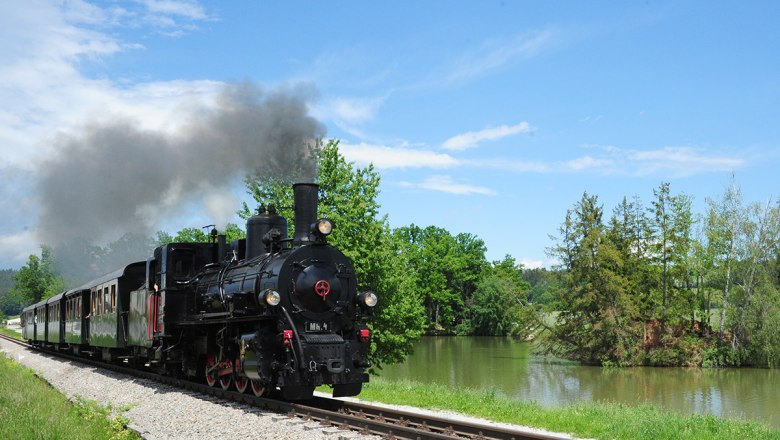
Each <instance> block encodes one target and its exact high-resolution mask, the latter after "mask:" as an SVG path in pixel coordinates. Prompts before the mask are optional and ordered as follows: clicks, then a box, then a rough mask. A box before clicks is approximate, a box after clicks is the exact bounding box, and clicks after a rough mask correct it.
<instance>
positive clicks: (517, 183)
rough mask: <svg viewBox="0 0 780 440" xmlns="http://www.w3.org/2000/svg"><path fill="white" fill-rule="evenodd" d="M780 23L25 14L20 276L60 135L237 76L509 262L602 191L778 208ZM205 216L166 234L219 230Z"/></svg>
mask: <svg viewBox="0 0 780 440" xmlns="http://www.w3.org/2000/svg"><path fill="white" fill-rule="evenodd" d="M779 16H780V3H778V2H744V3H742V2H688V1H674V2H657V1H648V2H617V1H616V2H574V1H572V2H520V1H517V2H512V1H500V2H491V1H480V2H476V1H471V2H459V1H448V2H444V1H430V2H408V1H407V2H381V3H379V2H374V3H369V2H352V1H340V2H313V1H310V2H254V1H245V2H196V1H185V0H170V1H152V0H139V1H104V2H94V3H90V2H84V1H65V2H61V1H51V2H45V1H30V2H21V3H18V2H4V3H3V4H2V5H0V72H1V75H0V77H1V78H3V81H2V83H0V149H1V150H0V153H2V154H0V157H2V162H0V178H1V179H2V181H3V186H2V189H0V208H2V209H3V212H4V213H3V215H2V217H0V268H2V267H19V266H20V265H21V264H23V263H24V262H25V261H26V259H27V255H28V254H30V253H32V252H37V249H38V244H39V243H38V242H39V240H38V238H37V237H38V235H39V234H38V232H39V231H37V215H39V207H38V206H37V205H36V203H37V201H36V197H35V195H34V188H35V179H36V176H37V175H38V173H39V172H40V169H41V167H43V166H45V164H46V160H47V158H48V157H51V156H52V155H56V153H57V152H56V148H57V145H58V143H57V142H56V139H58V137H60V136H62V135H63V134H68V133H74V132H78V131H79V130H80V129H81V128H82V127H84V126H85V125H89V124H90V123H92V122H94V121H101V120H105V119H110V118H113V117H120V116H121V117H129V118H132V119H133V120H135V121H137V123H138V124H139V125H140V126H142V127H144V128H145V129H148V130H157V131H166V132H172V133H175V132H176V130H181V129H182V128H181V126H180V125H178V124H180V123H181V122H180V119H181V114H182V113H183V112H184V111H185V109H187V108H189V107H190V106H191V105H192V103H194V102H198V103H208V102H211V101H210V100H212V99H213V97H214V95H215V94H216V93H217V92H216V91H217V90H218V89H219V86H220V84H223V83H225V82H237V81H250V82H252V83H255V84H258V85H260V86H261V87H264V88H266V89H277V88H280V87H290V86H293V85H295V86H297V87H303V88H306V89H307V90H309V91H310V93H309V95H310V96H311V97H312V98H311V99H310V101H309V108H310V112H311V114H312V115H313V116H315V117H316V118H317V119H318V120H319V121H321V122H322V124H323V125H324V126H325V127H326V129H327V135H328V137H332V138H337V139H340V140H341V145H342V152H343V154H344V155H345V156H346V157H347V158H348V159H349V160H352V161H355V162H356V164H358V165H360V166H363V165H365V164H366V163H368V162H372V163H373V164H374V166H375V167H376V169H377V170H378V171H380V172H381V175H382V186H381V189H382V194H381V196H380V203H381V204H382V212H383V213H385V214H387V215H388V217H389V220H390V224H391V226H393V227H397V226H403V225H408V224H410V223H414V224H417V225H420V226H427V225H436V226H440V227H443V228H446V229H448V230H450V231H451V232H453V233H459V232H468V233H472V234H475V235H477V236H478V237H480V238H482V239H483V240H484V241H485V243H486V245H487V248H488V252H487V257H488V258H489V259H490V260H496V259H499V258H501V257H503V256H504V255H505V254H510V255H512V256H514V257H515V258H516V259H517V260H518V262H523V263H524V264H525V265H526V266H528V267H537V266H539V265H549V264H551V261H550V259H549V257H548V256H547V255H546V253H545V249H546V248H547V247H550V246H551V245H552V244H553V242H552V241H551V240H550V238H549V235H550V234H555V233H556V229H557V227H558V225H559V224H560V223H561V221H562V220H563V218H564V215H565V212H566V210H567V209H569V208H571V207H572V206H573V205H574V203H575V202H576V201H577V200H578V199H579V198H580V196H581V195H582V193H583V191H587V192H588V193H591V194H597V195H598V196H599V199H600V201H601V202H602V203H603V204H604V205H605V208H606V210H607V212H611V209H612V207H614V205H615V204H616V203H617V202H619V201H620V200H621V199H622V198H623V197H624V196H627V197H629V198H630V197H633V196H634V195H638V196H640V197H641V198H642V200H643V201H644V202H645V203H647V204H649V202H650V200H651V198H652V190H653V188H656V187H658V185H659V184H660V183H661V182H670V183H671V189H672V192H673V193H675V194H679V193H687V194H689V195H690V196H692V197H693V199H694V209H695V210H696V211H697V212H704V210H705V209H706V202H705V200H706V199H707V198H708V197H709V198H718V197H719V196H720V195H721V194H722V193H723V191H724V189H725V187H726V186H727V185H728V184H729V179H730V175H731V173H732V172H733V173H735V175H736V180H737V183H738V184H739V185H740V186H741V188H742V191H743V194H744V197H745V199H746V201H751V202H752V201H766V200H767V199H769V198H771V197H774V196H777V195H778V185H777V181H778V180H777V178H776V177H775V176H776V172H775V170H776V169H777V168H778V165H780V124H778V119H779V118H778V115H779V112H778V103H780V50H779V49H778V48H780V27H778V26H777V22H776V21H777V17H779ZM238 177H240V176H238ZM232 191H233V193H234V195H235V197H236V200H238V199H240V198H245V196H244V194H243V189H242V188H241V187H240V186H236V187H234V188H233V189H232ZM203 197H204V198H207V197H208V195H207V194H204V195H203ZM201 205H202V203H199V202H198V200H193V201H192V203H190V204H189V205H188V206H187V209H186V210H185V211H184V212H185V214H183V215H179V216H175V217H168V218H156V219H154V221H153V223H154V224H152V225H151V226H153V227H154V228H155V229H166V230H169V231H171V232H173V231H175V230H177V229H178V228H181V227H184V226H202V225H203V224H207V223H209V219H208V216H207V215H205V214H204V210H203V209H201V208H202V206H201ZM63 221H67V219H63ZM235 221H237V220H235Z"/></svg>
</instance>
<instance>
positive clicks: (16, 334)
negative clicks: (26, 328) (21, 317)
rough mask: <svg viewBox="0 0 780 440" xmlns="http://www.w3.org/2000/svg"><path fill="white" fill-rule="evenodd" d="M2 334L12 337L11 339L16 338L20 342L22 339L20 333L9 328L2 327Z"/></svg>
mask: <svg viewBox="0 0 780 440" xmlns="http://www.w3.org/2000/svg"><path fill="white" fill-rule="evenodd" d="M0 333H2V334H4V335H6V336H10V337H12V338H15V339H19V340H21V339H22V334H21V333H19V332H18V331H16V330H11V329H10V328H8V327H4V326H0Z"/></svg>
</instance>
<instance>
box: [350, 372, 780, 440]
mask: <svg viewBox="0 0 780 440" xmlns="http://www.w3.org/2000/svg"><path fill="white" fill-rule="evenodd" d="M359 397H360V398H361V399H364V400H369V401H376V402H384V403H390V404H397V405H410V406H416V407H420V408H428V409H438V410H449V411H455V412H458V413H463V414H468V415H472V416H475V417H481V418H485V419H490V420H495V421H499V422H505V423H513V424H518V425H525V426H531V427H535V428H541V429H546V430H549V431H555V432H565V433H569V434H572V435H574V436H576V437H587V438H600V439H601V438H603V439H614V438H620V439H660V438H667V439H691V440H700V439H704V438H706V439H740V440H742V439H749V438H750V439H753V438H755V439H758V438H760V439H780V431H778V430H773V429H771V428H769V427H767V426H765V425H761V424H759V423H754V422H746V421H738V420H727V419H720V418H718V417H714V416H701V415H680V414H677V413H673V412H667V411H663V410H660V409H658V408H655V407H653V406H650V405H643V406H639V407H632V406H626V405H621V404H608V403H596V404H594V403H587V404H585V403H583V404H576V405H572V406H567V407H562V408H549V407H543V406H541V405H538V404H535V403H526V402H518V401H515V400H511V399H509V398H508V397H506V396H504V395H502V394H500V393H497V392H488V391H479V390H473V389H457V390H453V389H451V388H448V387H445V386H440V385H428V384H420V383H412V382H390V381H388V380H385V379H383V378H381V377H380V378H374V377H372V378H371V383H369V384H368V385H366V386H364V388H363V392H362V393H361V394H360V396H359Z"/></svg>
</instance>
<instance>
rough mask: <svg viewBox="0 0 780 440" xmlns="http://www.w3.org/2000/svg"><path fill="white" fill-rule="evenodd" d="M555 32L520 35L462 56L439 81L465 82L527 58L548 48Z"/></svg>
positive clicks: (484, 45)
mask: <svg viewBox="0 0 780 440" xmlns="http://www.w3.org/2000/svg"><path fill="white" fill-rule="evenodd" d="M554 37H555V32H553V31H552V30H551V29H545V30H542V31H538V32H534V33H523V34H520V35H516V36H514V37H512V38H510V39H493V40H489V41H487V42H485V43H483V44H482V45H481V46H480V47H479V48H477V49H474V50H472V51H469V52H466V53H464V54H463V55H462V56H461V58H460V59H459V60H458V61H457V62H456V63H455V64H454V65H453V66H452V67H451V68H450V71H449V73H448V74H446V75H445V77H444V78H443V79H441V81H442V82H444V83H453V82H461V81H466V80H469V79H472V78H475V77H478V76H481V75H484V74H486V73H488V72H491V71H494V70H497V69H499V68H501V67H503V66H505V65H507V64H509V63H512V62H514V61H516V60H519V59H526V58H530V57H532V56H534V55H536V54H538V53H539V52H540V51H542V50H543V49H545V48H547V47H549V46H550V45H551V44H552V43H553V41H554V39H555V38H554Z"/></svg>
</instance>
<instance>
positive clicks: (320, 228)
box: [312, 218, 333, 236]
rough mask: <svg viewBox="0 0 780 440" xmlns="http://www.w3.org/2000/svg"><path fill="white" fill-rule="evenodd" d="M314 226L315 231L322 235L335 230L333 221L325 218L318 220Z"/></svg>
mask: <svg viewBox="0 0 780 440" xmlns="http://www.w3.org/2000/svg"><path fill="white" fill-rule="evenodd" d="M312 226H313V228H312V229H313V230H314V232H316V233H317V234H320V235H322V236H327V235H330V233H331V232H333V222H332V221H330V220H328V219H325V218H321V219H319V220H317V223H315V224H313V225H312Z"/></svg>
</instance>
